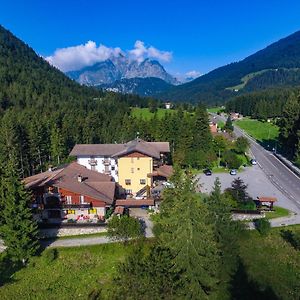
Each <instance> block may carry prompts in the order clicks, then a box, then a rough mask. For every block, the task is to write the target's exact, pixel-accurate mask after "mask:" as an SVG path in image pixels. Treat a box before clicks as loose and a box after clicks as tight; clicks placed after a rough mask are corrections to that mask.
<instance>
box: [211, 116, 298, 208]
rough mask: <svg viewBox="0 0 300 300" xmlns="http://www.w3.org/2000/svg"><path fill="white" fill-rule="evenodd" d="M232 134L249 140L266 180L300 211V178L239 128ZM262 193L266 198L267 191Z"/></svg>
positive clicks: (220, 118)
mask: <svg viewBox="0 0 300 300" xmlns="http://www.w3.org/2000/svg"><path fill="white" fill-rule="evenodd" d="M215 117H216V119H218V120H222V121H226V120H225V118H224V117H222V116H217V115H215ZM234 133H235V134H236V135H237V136H245V137H247V138H248V139H249V141H250V150H251V152H252V154H253V156H254V157H255V159H256V160H257V161H258V163H259V166H260V167H261V169H262V170H263V171H264V173H265V174H266V176H267V177H268V179H269V180H270V181H271V182H272V184H273V185H275V186H276V187H277V189H278V190H279V191H281V192H282V193H283V194H284V195H285V196H286V197H287V198H288V199H289V200H290V201H292V202H293V204H294V206H296V207H297V210H298V211H300V178H299V177H298V176H297V175H296V174H295V173H293V172H292V171H291V170H290V169H288V168H287V167H286V166H285V165H284V164H283V163H282V162H281V161H280V160H278V159H277V158H276V157H275V156H274V155H273V153H272V152H270V151H267V150H265V149H264V148H263V147H262V146H260V145H259V144H258V143H257V142H256V141H255V140H254V139H253V138H252V137H250V136H249V135H248V134H247V133H245V132H244V131H243V130H241V129H240V128H239V127H237V126H234ZM263 192H264V193H265V196H267V194H268V190H266V189H264V191H263Z"/></svg>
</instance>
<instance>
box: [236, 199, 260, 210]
mask: <svg viewBox="0 0 300 300" xmlns="http://www.w3.org/2000/svg"><path fill="white" fill-rule="evenodd" d="M238 208H239V209H247V210H256V205H255V203H254V201H252V200H251V201H250V200H249V201H247V202H244V203H238Z"/></svg>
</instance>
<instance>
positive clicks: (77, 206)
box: [62, 203, 92, 209]
mask: <svg viewBox="0 0 300 300" xmlns="http://www.w3.org/2000/svg"><path fill="white" fill-rule="evenodd" d="M91 207H92V206H91V204H90V203H83V204H62V208H63V209H80V208H91Z"/></svg>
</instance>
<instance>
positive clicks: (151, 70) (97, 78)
mask: <svg viewBox="0 0 300 300" xmlns="http://www.w3.org/2000/svg"><path fill="white" fill-rule="evenodd" d="M66 74H67V75H68V76H69V77H71V78H72V79H75V80H76V81H78V82H79V83H81V84H86V85H103V84H112V83H113V82H115V81H117V80H121V79H123V78H125V79H130V78H149V77H152V78H159V79H162V80H164V81H165V82H167V83H169V84H177V80H176V78H174V77H173V76H171V75H170V74H168V73H167V72H166V70H165V69H164V67H163V66H162V65H161V64H160V63H159V62H158V61H157V60H150V59H149V58H146V59H145V60H143V61H142V62H141V63H139V62H138V61H137V60H130V59H128V58H127V57H126V56H124V55H122V54H121V53H120V54H119V55H118V56H115V57H111V58H110V59H107V60H105V61H102V62H98V63H96V64H94V65H92V66H89V67H84V68H82V69H81V70H78V71H72V72H67V73H66Z"/></svg>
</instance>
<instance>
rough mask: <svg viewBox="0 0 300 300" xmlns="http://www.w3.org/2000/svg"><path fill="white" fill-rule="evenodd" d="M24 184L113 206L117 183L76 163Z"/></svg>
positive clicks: (33, 178) (26, 181) (25, 181)
mask: <svg viewBox="0 0 300 300" xmlns="http://www.w3.org/2000/svg"><path fill="white" fill-rule="evenodd" d="M79 175H80V176H82V182H79V181H78V176H79ZM24 183H25V186H26V188H36V187H43V186H45V185H47V186H55V187H59V188H63V189H65V190H68V191H72V192H74V193H77V194H80V195H85V196H90V197H92V198H94V199H96V200H101V201H104V202H106V203H108V204H112V202H113V200H114V194H115V182H112V177H110V176H108V175H105V174H102V173H99V172H96V171H92V170H88V169H87V168H85V167H84V166H81V165H79V164H78V163H76V162H73V163H71V164H69V165H67V166H65V167H62V168H59V169H58V170H55V171H47V172H44V173H41V174H37V175H34V176H30V177H27V178H25V179H24Z"/></svg>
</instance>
